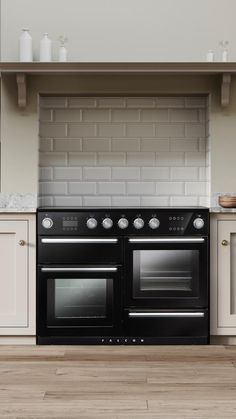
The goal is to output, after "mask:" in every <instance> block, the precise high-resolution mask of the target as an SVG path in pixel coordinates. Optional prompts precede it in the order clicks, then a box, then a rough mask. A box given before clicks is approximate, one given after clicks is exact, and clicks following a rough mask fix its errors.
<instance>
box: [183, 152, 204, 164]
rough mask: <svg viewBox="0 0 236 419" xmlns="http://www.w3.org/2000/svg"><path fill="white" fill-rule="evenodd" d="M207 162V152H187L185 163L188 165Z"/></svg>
mask: <svg viewBox="0 0 236 419" xmlns="http://www.w3.org/2000/svg"><path fill="white" fill-rule="evenodd" d="M205 164H206V153H204V152H202V151H201V152H200V151H199V152H196V153H191V152H187V153H185V165H186V166H205Z"/></svg>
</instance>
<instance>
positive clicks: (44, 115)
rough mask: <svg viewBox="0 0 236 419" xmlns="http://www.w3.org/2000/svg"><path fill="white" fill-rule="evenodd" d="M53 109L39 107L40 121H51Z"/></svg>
mask: <svg viewBox="0 0 236 419" xmlns="http://www.w3.org/2000/svg"><path fill="white" fill-rule="evenodd" d="M52 115H53V110H52V109H43V108H40V109H39V121H40V122H51V121H52Z"/></svg>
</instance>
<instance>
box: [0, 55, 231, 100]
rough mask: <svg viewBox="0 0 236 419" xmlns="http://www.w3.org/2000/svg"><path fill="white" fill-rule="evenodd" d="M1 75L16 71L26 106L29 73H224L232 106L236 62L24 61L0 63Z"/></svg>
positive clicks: (226, 95) (223, 90) (226, 96)
mask: <svg viewBox="0 0 236 419" xmlns="http://www.w3.org/2000/svg"><path fill="white" fill-rule="evenodd" d="M0 73H1V74H15V75H16V81H17V86H18V105H19V107H25V106H26V93H27V90H26V76H27V75H72V74H116V75H123V74H124V75H125V74H140V75H151V74H158V75H164V74H165V75H181V74H182V75H220V76H221V105H222V106H224V107H225V106H228V105H229V99H230V82H231V75H232V74H236V63H220V62H217V63H216V62H214V63H208V62H183V63H182V62H175V63H172V62H167V63H161V62H156V63H154V62H151V63H149V62H146V63H145V62H143V63H139V62H127V63H122V62H119V63H116V62H112V63H102V62H99V63H94V62H89V63H84V62H83V63H82V62H66V63H59V62H51V63H41V62H33V63H22V62H0Z"/></svg>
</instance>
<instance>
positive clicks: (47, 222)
mask: <svg viewBox="0 0 236 419" xmlns="http://www.w3.org/2000/svg"><path fill="white" fill-rule="evenodd" d="M42 226H43V227H44V228H47V229H49V228H51V227H52V226H53V221H52V219H51V218H49V217H46V218H44V219H43V220H42Z"/></svg>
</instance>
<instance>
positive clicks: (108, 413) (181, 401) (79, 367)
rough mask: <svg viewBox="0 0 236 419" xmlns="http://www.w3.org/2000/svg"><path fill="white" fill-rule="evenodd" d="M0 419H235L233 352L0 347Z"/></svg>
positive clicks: (231, 349) (218, 348)
mask: <svg viewBox="0 0 236 419" xmlns="http://www.w3.org/2000/svg"><path fill="white" fill-rule="evenodd" d="M0 418H8V419H13V418H14V419H16V418H18V419H19V418H22V419H23V418H47V419H52V418H60V419H69V418H80V419H83V418H86V419H89V418H91V419H92V418H100V419H101V418H103V419H107V418H109V419H141V418H147V419H156V418H201V419H202V418H207V419H209V418H221V419H225V418H231V419H233V418H236V346H143V347H140V346H136V347H135V346H133V347H124V346H113V347H102V346H14V347H13V346H0Z"/></svg>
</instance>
